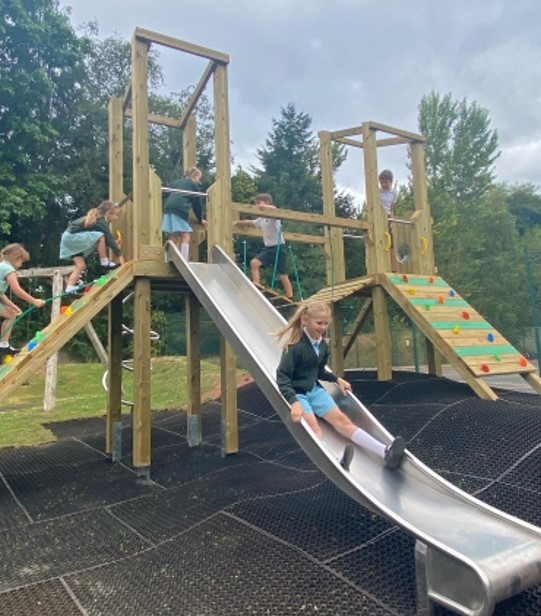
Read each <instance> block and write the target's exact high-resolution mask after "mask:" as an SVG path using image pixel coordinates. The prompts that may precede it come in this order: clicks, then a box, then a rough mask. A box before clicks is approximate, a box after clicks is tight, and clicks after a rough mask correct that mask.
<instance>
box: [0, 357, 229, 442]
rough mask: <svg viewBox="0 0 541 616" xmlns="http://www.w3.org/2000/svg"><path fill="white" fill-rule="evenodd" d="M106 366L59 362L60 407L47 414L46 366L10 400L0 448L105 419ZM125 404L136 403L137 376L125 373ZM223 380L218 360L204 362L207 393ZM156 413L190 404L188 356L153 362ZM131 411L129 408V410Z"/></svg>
mask: <svg viewBox="0 0 541 616" xmlns="http://www.w3.org/2000/svg"><path fill="white" fill-rule="evenodd" d="M103 372H104V370H103V366H102V365H101V364H59V366H58V384H57V392H56V408H55V410H54V411H51V412H48V413H46V412H45V411H44V410H43V394H44V391H45V367H43V368H42V369H41V370H40V371H39V372H37V373H36V374H35V375H34V376H33V377H32V378H31V379H30V380H29V382H28V383H27V384H26V385H23V386H21V387H19V388H18V390H17V392H16V393H15V394H14V395H13V396H11V397H10V398H8V400H7V401H6V402H5V403H4V404H3V405H2V411H0V448H4V447H20V446H23V445H35V444H39V443H47V442H51V441H54V440H56V439H55V436H54V435H53V433H52V432H51V431H50V430H49V429H48V428H47V427H46V424H49V423H51V422H61V421H68V420H73V419H85V418H88V417H100V416H103V415H105V412H106V404H107V400H106V393H105V391H104V389H103V387H102V384H101V380H102V376H103ZM124 375H125V376H124V378H123V381H124V383H123V386H124V394H123V398H124V399H125V400H132V399H133V397H132V388H133V375H132V373H131V372H129V371H125V372H124ZM219 381H220V366H219V364H217V363H213V362H212V361H202V362H201V390H202V391H203V392H208V393H207V395H206V396H205V395H203V399H204V400H205V399H206V400H208V399H209V393H210V390H212V389H214V390H215V386H216V385H217V384H218V383H219ZM151 384H152V398H151V407H152V409H153V410H164V409H171V410H178V409H182V408H186V405H187V403H188V398H187V391H186V389H187V387H186V358H185V357H160V358H156V359H153V360H152V372H151ZM128 409H129V407H124V411H127V410H128Z"/></svg>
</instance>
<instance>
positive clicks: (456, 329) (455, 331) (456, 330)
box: [453, 325, 460, 334]
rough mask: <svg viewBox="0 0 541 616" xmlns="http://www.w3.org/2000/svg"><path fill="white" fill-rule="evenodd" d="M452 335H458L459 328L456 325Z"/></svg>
mask: <svg viewBox="0 0 541 616" xmlns="http://www.w3.org/2000/svg"><path fill="white" fill-rule="evenodd" d="M453 334H460V327H459V326H458V325H455V326H454V327H453Z"/></svg>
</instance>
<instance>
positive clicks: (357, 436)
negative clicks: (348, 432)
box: [351, 428, 385, 458]
mask: <svg viewBox="0 0 541 616" xmlns="http://www.w3.org/2000/svg"><path fill="white" fill-rule="evenodd" d="M351 440H352V441H353V442H354V443H355V444H356V445H360V446H361V447H364V448H365V449H368V451H371V452H372V453H375V454H377V455H378V456H379V457H380V458H383V457H384V455H385V445H384V444H383V443H380V442H379V441H378V440H377V439H375V438H374V437H373V436H371V435H370V434H368V432H365V431H364V430H362V429H361V428H358V429H357V430H355V432H354V433H353V434H352V436H351Z"/></svg>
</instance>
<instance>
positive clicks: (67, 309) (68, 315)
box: [64, 306, 73, 317]
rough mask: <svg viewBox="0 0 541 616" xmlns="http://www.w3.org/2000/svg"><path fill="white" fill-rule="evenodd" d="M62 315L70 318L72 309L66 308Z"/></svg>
mask: <svg viewBox="0 0 541 616" xmlns="http://www.w3.org/2000/svg"><path fill="white" fill-rule="evenodd" d="M64 314H65V315H66V316H67V317H71V315H72V314H73V308H72V307H71V306H66V310H64Z"/></svg>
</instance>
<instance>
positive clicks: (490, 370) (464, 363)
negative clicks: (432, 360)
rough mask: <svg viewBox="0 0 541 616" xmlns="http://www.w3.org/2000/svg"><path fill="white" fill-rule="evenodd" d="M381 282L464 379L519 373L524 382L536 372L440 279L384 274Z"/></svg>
mask: <svg viewBox="0 0 541 616" xmlns="http://www.w3.org/2000/svg"><path fill="white" fill-rule="evenodd" d="M378 282H379V283H380V284H381V285H382V286H383V287H384V288H385V290H386V291H387V293H388V294H389V295H390V296H391V297H392V298H393V299H394V300H395V301H396V302H397V303H398V304H399V306H400V307H401V308H402V309H403V310H404V312H405V313H406V314H407V315H408V316H409V317H410V318H411V319H412V321H413V322H414V323H415V324H416V325H417V326H418V327H419V328H420V329H421V331H422V332H423V333H424V335H425V336H426V337H427V338H428V339H429V340H430V341H431V342H432V343H433V345H434V346H435V347H436V348H437V349H438V351H439V352H440V353H441V354H442V355H443V356H445V357H446V358H447V359H448V361H449V362H450V363H451V364H452V365H453V366H454V367H455V368H457V370H459V372H460V373H461V374H462V375H463V376H466V377H467V376H468V374H469V375H471V376H472V377H474V378H478V377H486V376H490V375H499V374H520V375H522V376H524V377H525V378H526V375H528V376H529V375H533V373H535V372H536V368H535V366H534V365H533V364H531V363H530V362H529V361H528V360H527V359H526V358H525V357H524V356H523V355H522V354H521V353H520V352H519V351H518V350H517V349H516V348H515V347H514V346H513V345H512V344H511V343H510V342H509V341H508V340H507V339H506V338H505V337H504V336H503V335H502V334H501V333H500V332H498V331H497V330H496V329H495V328H494V327H493V326H492V325H491V324H490V323H489V322H488V321H487V320H486V319H485V318H484V317H483V316H482V315H481V314H479V313H478V312H477V311H476V310H475V308H473V307H472V306H471V305H470V304H469V303H468V302H467V301H466V300H465V299H464V298H463V297H462V296H461V295H460V294H459V293H458V292H457V291H456V290H455V289H453V288H452V287H451V286H450V285H449V284H447V282H445V280H443V279H442V278H440V277H438V276H419V275H411V274H403V275H402V274H383V275H382V276H381V277H380V278H379V280H378ZM464 368H466V369H467V371H465V370H464ZM527 380H529V381H530V378H528V379H527ZM469 382H471V380H470V381H469Z"/></svg>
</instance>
